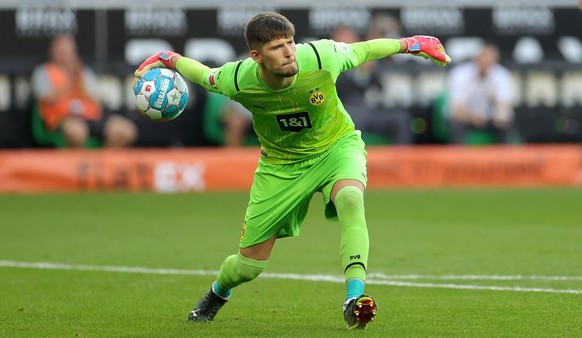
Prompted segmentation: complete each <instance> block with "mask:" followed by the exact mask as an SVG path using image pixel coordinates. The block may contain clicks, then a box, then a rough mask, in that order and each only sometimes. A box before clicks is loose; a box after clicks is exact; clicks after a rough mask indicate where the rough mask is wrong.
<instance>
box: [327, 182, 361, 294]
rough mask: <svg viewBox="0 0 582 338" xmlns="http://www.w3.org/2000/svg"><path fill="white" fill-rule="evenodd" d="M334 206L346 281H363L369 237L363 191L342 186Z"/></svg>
mask: <svg viewBox="0 0 582 338" xmlns="http://www.w3.org/2000/svg"><path fill="white" fill-rule="evenodd" d="M335 208H336V210H337V214H338V218H339V222H340V224H341V229H342V234H341V248H340V250H341V259H342V266H343V268H344V275H345V277H346V283H347V282H349V281H350V280H353V279H358V280H360V281H362V283H365V282H366V267H367V266H368V250H369V239H368V228H367V226H366V217H365V210H364V193H363V192H362V191H361V190H360V189H358V188H357V187H352V186H349V187H345V188H342V189H341V190H340V191H339V192H338V193H337V195H336V197H335ZM362 292H363V290H362ZM358 296H359V295H358Z"/></svg>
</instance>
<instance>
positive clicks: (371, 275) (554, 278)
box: [368, 273, 582, 281]
mask: <svg viewBox="0 0 582 338" xmlns="http://www.w3.org/2000/svg"><path fill="white" fill-rule="evenodd" d="M368 278H379V279H390V280H394V279H409V280H414V279H420V280H430V279H440V280H499V281H504V280H507V281H512V280H547V281H577V280H579V281H582V276H522V275H513V276H502V275H385V274H383V273H369V274H368Z"/></svg>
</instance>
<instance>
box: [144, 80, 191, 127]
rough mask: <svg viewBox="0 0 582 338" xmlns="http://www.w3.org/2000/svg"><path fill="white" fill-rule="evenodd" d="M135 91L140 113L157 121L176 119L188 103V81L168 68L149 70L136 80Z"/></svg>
mask: <svg viewBox="0 0 582 338" xmlns="http://www.w3.org/2000/svg"><path fill="white" fill-rule="evenodd" d="M133 93H134V94H135V106H136V108H137V110H138V111H139V112H140V114H142V115H143V116H145V117H147V118H148V119H150V120H152V121H156V122H164V121H169V120H173V119H175V118H176V117H178V116H179V115H180V114H181V113H182V112H183V111H184V108H186V104H187V103H188V85H187V84H186V81H184V78H182V76H181V75H180V74H178V72H175V71H173V70H171V69H168V68H154V69H151V70H149V71H148V72H147V73H145V74H144V75H143V76H142V77H141V78H139V79H138V80H137V81H136V82H135V85H134V87H133Z"/></svg>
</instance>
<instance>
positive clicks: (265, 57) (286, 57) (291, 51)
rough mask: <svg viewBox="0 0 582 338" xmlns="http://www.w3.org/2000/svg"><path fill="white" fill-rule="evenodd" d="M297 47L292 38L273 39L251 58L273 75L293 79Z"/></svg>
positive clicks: (295, 69) (295, 72)
mask: <svg viewBox="0 0 582 338" xmlns="http://www.w3.org/2000/svg"><path fill="white" fill-rule="evenodd" d="M296 48H297V46H296V45H295V41H294V40H293V38H292V37H291V38H282V39H275V40H272V41H269V42H267V43H265V44H264V45H263V46H262V47H261V48H260V49H259V50H258V51H256V54H254V56H253V58H254V59H255V61H257V62H259V63H260V64H262V65H263V66H264V67H265V69H266V70H267V71H268V72H270V73H271V74H273V75H277V76H280V77H293V76H295V74H297V71H298V68H297V61H296V60H295V53H296Z"/></svg>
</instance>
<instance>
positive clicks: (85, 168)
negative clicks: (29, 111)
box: [0, 145, 582, 193]
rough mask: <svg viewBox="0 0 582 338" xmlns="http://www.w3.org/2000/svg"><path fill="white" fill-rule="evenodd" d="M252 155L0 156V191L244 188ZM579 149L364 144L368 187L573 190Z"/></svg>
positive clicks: (580, 167)
mask: <svg viewBox="0 0 582 338" xmlns="http://www.w3.org/2000/svg"><path fill="white" fill-rule="evenodd" d="M259 156H260V150H259V149H258V148H244V149H235V150H230V149H219V148H218V149H133V150H93V151H86V150H79V151H76V150H67V151H63V150H24V151H19V150H15V151H0V193H39V192H84V191H95V192H97V191H155V192H160V193H173V192H202V191H221V190H246V189H248V188H249V187H250V185H251V183H252V179H253V173H254V170H255V168H256V165H257V161H258V158H259ZM581 171H582V150H581V149H580V147H579V146H574V145H572V146H570V145H562V146H520V147H501V146H499V147H474V148H470V147H390V148H386V147H371V148H370V149H369V150H368V179H369V188H370V189H380V188H411V187H485V186H487V187H545V186H579V185H580V183H581V182H580V179H581Z"/></svg>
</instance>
